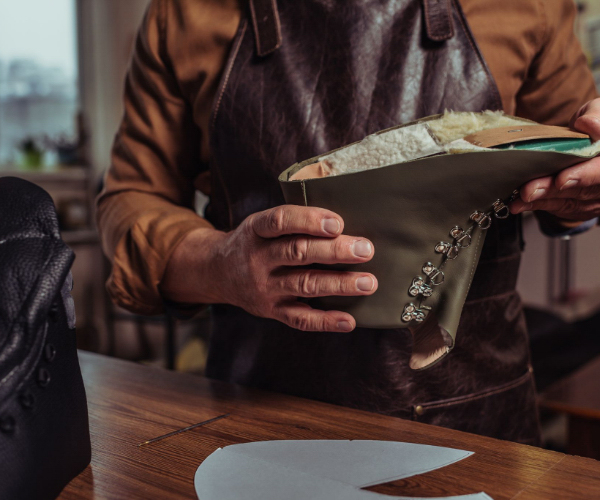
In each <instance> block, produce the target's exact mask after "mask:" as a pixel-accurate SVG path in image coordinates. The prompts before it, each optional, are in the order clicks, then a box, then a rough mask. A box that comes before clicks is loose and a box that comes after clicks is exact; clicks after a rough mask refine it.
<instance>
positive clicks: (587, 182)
mask: <svg viewBox="0 0 600 500" xmlns="http://www.w3.org/2000/svg"><path fill="white" fill-rule="evenodd" d="M570 126H571V128H574V129H575V130H578V131H579V132H583V133H585V134H588V135H589V136H590V137H591V138H592V140H593V141H597V140H600V99H594V100H593V101H590V102H588V103H587V104H585V105H584V106H582V107H581V108H580V109H579V111H578V112H577V113H575V115H573V118H571V123H570ZM520 192H521V198H520V199H517V200H515V201H514V202H513V203H512V204H511V206H510V210H511V212H512V213H513V214H518V213H521V212H525V211H528V210H544V211H545V212H548V213H550V214H552V215H554V216H555V217H558V218H559V219H562V221H561V224H562V225H563V226H564V227H565V228H569V227H575V226H577V225H578V224H580V223H581V222H583V221H586V220H589V219H592V218H594V217H598V216H599V215H600V157H599V158H594V159H592V160H589V161H585V162H583V163H579V164H578V165H575V166H574V167H571V168H567V169H565V170H563V171H562V172H560V173H559V174H558V175H557V176H556V177H541V178H539V179H535V180H533V181H531V182H528V183H527V184H525V185H524V186H523V187H521V190H520Z"/></svg>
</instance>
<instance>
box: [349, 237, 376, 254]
mask: <svg viewBox="0 0 600 500" xmlns="http://www.w3.org/2000/svg"><path fill="white" fill-rule="evenodd" d="M372 252H373V246H372V245H371V243H370V242H368V241H366V240H358V241H355V242H354V244H353V245H352V253H353V254H354V255H356V256H357V257H369V256H370V255H371V253H372Z"/></svg>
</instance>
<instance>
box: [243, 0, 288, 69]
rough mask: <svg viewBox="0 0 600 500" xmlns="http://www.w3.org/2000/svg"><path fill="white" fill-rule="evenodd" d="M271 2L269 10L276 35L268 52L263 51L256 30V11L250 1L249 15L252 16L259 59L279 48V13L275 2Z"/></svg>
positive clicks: (257, 30) (280, 39)
mask: <svg viewBox="0 0 600 500" xmlns="http://www.w3.org/2000/svg"><path fill="white" fill-rule="evenodd" d="M270 1H271V8H272V14H273V22H274V23H275V34H276V42H275V45H274V46H273V48H271V49H269V50H265V51H263V48H262V43H261V39H260V38H261V37H260V33H259V29H258V21H257V19H256V10H255V9H254V1H253V0H251V1H250V15H251V16H252V24H253V26H254V40H255V41H256V52H257V54H258V55H259V56H260V57H264V56H267V55H269V54H271V53H273V52H275V51H276V50H277V49H278V48H279V47H281V41H282V37H281V21H280V19H279V12H278V10H277V4H276V3H275V0H270Z"/></svg>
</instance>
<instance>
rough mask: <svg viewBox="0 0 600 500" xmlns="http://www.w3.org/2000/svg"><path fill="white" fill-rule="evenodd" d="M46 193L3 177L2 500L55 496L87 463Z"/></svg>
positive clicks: (67, 260)
mask: <svg viewBox="0 0 600 500" xmlns="http://www.w3.org/2000/svg"><path fill="white" fill-rule="evenodd" d="M73 259H74V255H73V252H72V251H71V249H70V248H69V247H67V245H66V244H65V243H64V242H63V241H62V240H61V238H60V233H59V230H58V221H57V217H56V211H55V208H54V204H53V203H52V199H51V198H50V196H49V195H48V193H46V192H45V191H44V190H43V189H41V188H39V187H38V186H36V185H35V184H32V183H30V182H27V181H24V180H21V179H17V178H14V177H4V178H0V464H1V465H0V498H1V499H7V500H8V499H10V500H21V499H22V500H46V499H53V498H56V497H57V496H58V495H59V494H60V492H61V491H62V489H63V488H64V487H65V486H66V485H67V483H68V482H69V481H71V479H73V478H74V477H75V476H76V475H77V474H79V473H80V472H81V471H82V470H83V469H85V467H86V466H87V465H88V464H89V463H90V458H91V447H90V433H89V425H88V413H87V402H86V397H85V390H84V386H83V380H82V377H81V371H80V368H79V361H78V359H77V347H76V339H75V310H74V304H73V299H72V298H71V295H70V290H71V283H72V280H71V276H70V268H71V264H72V262H73Z"/></svg>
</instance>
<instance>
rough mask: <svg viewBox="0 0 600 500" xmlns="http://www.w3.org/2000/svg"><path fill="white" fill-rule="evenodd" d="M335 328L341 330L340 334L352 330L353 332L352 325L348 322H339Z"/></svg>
mask: <svg viewBox="0 0 600 500" xmlns="http://www.w3.org/2000/svg"><path fill="white" fill-rule="evenodd" d="M337 327H338V330H341V331H342V332H351V331H352V330H354V327H353V326H352V323H350V321H339V322H338V324H337Z"/></svg>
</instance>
